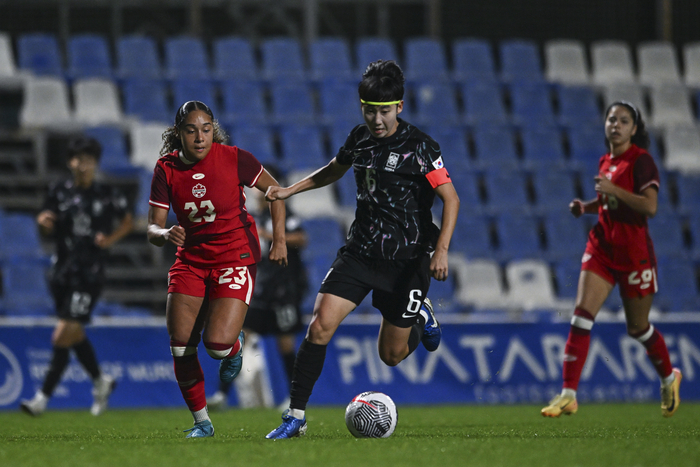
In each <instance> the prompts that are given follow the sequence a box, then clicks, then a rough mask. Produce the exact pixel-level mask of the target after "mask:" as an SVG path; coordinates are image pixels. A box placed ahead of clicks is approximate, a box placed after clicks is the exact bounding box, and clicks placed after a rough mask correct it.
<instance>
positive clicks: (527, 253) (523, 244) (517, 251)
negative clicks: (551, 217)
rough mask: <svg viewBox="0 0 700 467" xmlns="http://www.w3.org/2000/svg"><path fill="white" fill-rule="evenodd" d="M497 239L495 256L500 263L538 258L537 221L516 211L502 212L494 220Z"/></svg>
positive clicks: (538, 234)
mask: <svg viewBox="0 0 700 467" xmlns="http://www.w3.org/2000/svg"><path fill="white" fill-rule="evenodd" d="M495 225H496V232H497V237H498V252H497V255H498V257H499V258H500V259H501V260H502V261H510V260H513V259H523V258H540V257H541V256H542V248H541V246H540V233H539V225H538V222H537V219H536V218H535V217H533V216H529V215H525V214H522V213H521V212H518V211H503V212H501V213H500V214H498V215H497V216H496V218H495Z"/></svg>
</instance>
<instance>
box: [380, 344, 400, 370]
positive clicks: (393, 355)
mask: <svg viewBox="0 0 700 467" xmlns="http://www.w3.org/2000/svg"><path fill="white" fill-rule="evenodd" d="M379 358H380V359H381V360H382V361H383V362H384V363H385V364H386V365H388V366H396V365H398V364H399V363H401V361H403V359H404V358H406V355H405V352H398V351H397V350H396V349H382V348H380V349H379Z"/></svg>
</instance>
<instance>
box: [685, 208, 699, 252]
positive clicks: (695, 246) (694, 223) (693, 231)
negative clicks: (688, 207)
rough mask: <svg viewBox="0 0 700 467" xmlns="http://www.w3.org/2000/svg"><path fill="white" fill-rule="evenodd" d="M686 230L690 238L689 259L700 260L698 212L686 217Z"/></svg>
mask: <svg viewBox="0 0 700 467" xmlns="http://www.w3.org/2000/svg"><path fill="white" fill-rule="evenodd" d="M688 230H689V231H690V238H691V257H692V258H693V259H694V260H695V261H698V260H700V211H693V212H692V213H690V214H689V215H688Z"/></svg>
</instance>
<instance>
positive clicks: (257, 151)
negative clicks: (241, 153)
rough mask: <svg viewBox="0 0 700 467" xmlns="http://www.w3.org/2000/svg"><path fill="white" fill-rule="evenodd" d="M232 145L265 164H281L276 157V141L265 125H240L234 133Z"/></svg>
mask: <svg viewBox="0 0 700 467" xmlns="http://www.w3.org/2000/svg"><path fill="white" fill-rule="evenodd" d="M231 144H233V145H235V146H238V147H239V148H241V149H245V150H246V151H248V152H250V153H252V154H253V155H254V156H255V157H256V158H257V159H258V160H259V161H260V162H262V163H263V164H275V165H278V164H279V159H278V158H277V156H276V155H275V139H274V135H273V133H272V130H270V128H268V127H266V126H264V125H240V126H236V127H235V128H234V130H233V132H232V136H231Z"/></svg>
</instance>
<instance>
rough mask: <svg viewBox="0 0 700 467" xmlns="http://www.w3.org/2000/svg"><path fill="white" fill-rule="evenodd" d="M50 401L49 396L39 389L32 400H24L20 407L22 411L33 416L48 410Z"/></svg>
mask: <svg viewBox="0 0 700 467" xmlns="http://www.w3.org/2000/svg"><path fill="white" fill-rule="evenodd" d="M48 402H49V398H48V397H46V395H45V394H44V393H43V392H41V390H39V391H37V392H36V394H35V395H34V397H33V398H31V399H30V400H26V399H25V400H23V401H22V402H21V403H20V404H19V408H20V409H22V412H24V413H26V414H29V415H31V416H33V417H37V416H39V415H41V414H42V413H43V412H44V410H46V404H47V403H48Z"/></svg>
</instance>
